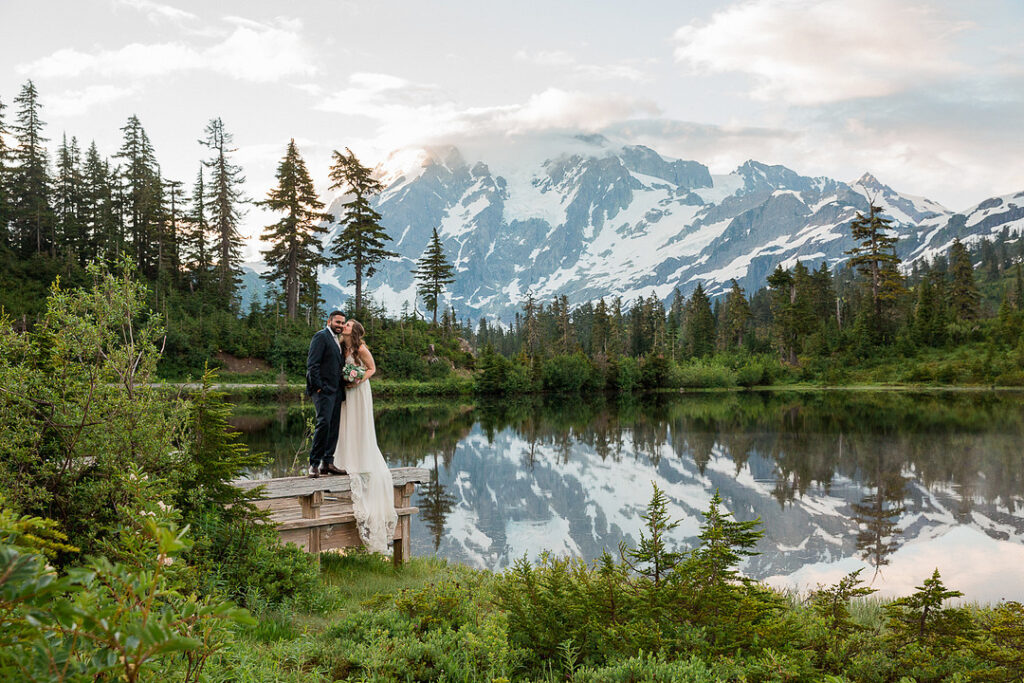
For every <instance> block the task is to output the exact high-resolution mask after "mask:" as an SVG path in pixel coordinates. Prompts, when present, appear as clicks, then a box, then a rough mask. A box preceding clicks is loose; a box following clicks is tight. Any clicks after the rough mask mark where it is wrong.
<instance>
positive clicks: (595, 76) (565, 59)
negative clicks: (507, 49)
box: [515, 50, 651, 83]
mask: <svg viewBox="0 0 1024 683" xmlns="http://www.w3.org/2000/svg"><path fill="white" fill-rule="evenodd" d="M515 58H516V60H517V61H520V62H528V63H531V64H536V65H537V66H542V67H546V68H554V69H563V70H565V71H567V72H569V73H570V74H572V75H575V76H582V77H584V78H588V79H591V80H624V81H633V82H634V83H642V82H646V81H649V80H651V78H650V76H648V75H647V74H646V73H644V72H643V71H642V70H640V69H638V68H636V67H635V66H632V65H630V64H627V63H622V62H620V63H617V64H581V63H580V62H578V61H577V60H576V58H575V57H573V56H572V55H571V54H569V53H568V52H565V51H564V50H551V51H545V50H540V51H537V52H528V51H526V50H519V51H518V52H516V54H515Z"/></svg>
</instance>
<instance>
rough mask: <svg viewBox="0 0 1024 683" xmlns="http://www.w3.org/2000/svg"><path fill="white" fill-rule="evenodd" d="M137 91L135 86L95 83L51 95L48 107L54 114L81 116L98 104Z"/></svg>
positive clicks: (118, 98)
mask: <svg viewBox="0 0 1024 683" xmlns="http://www.w3.org/2000/svg"><path fill="white" fill-rule="evenodd" d="M135 92H136V90H135V88H132V87H127V88H125V87H119V86H114V85H93V86H89V87H87V88H84V89H82V90H66V91H64V92H62V93H58V94H57V95H53V96H51V97H50V98H49V99H48V101H47V105H46V109H47V111H48V112H49V113H51V114H53V115H54V116H59V117H71V116H80V115H82V114H84V113H86V112H87V111H89V110H90V109H92V108H93V107H95V106H96V105H100V104H106V103H107V102H113V101H115V100H120V99H123V98H125V97H129V96H131V95H134V94H135Z"/></svg>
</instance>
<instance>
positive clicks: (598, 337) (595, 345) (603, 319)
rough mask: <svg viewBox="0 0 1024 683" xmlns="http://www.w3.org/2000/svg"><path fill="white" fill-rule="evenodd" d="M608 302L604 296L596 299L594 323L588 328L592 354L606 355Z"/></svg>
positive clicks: (608, 320)
mask: <svg viewBox="0 0 1024 683" xmlns="http://www.w3.org/2000/svg"><path fill="white" fill-rule="evenodd" d="M609 322H610V318H609V315H608V304H606V303H605V302H604V297H601V299H599V300H598V302H597V306H595V307H594V324H593V325H592V326H591V328H590V349H591V352H592V353H594V354H601V355H604V356H607V355H608V325H609Z"/></svg>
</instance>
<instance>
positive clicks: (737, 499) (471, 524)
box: [234, 391, 1024, 601]
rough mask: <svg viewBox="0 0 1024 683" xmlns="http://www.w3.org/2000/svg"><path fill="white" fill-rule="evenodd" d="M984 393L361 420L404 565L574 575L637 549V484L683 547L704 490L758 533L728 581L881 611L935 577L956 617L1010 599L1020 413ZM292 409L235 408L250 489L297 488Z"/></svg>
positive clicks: (565, 405)
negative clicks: (406, 551)
mask: <svg viewBox="0 0 1024 683" xmlns="http://www.w3.org/2000/svg"><path fill="white" fill-rule="evenodd" d="M1021 398H1022V396H1021V395H1020V394H1007V393H993V392H941V393H906V392H855V391H842V392H807V393H788V392H786V393H782V392H764V393H738V394H737V393H727V394H699V395H658V396H653V397H645V398H642V399H634V400H626V401H622V400H617V399H604V398H603V397H600V396H598V397H587V399H586V400H584V399H566V398H565V397H557V398H555V397H546V398H543V399H540V398H533V399H521V400H506V401H501V402H493V403H487V402H482V403H479V404H477V405H476V406H470V405H459V404H449V403H416V404H389V403H387V402H384V401H379V402H378V405H377V411H376V415H377V432H378V439H379V442H380V446H381V449H382V450H383V451H384V453H385V456H386V457H387V459H388V461H389V463H390V464H391V466H392V467H397V466H408V465H415V466H419V467H426V468H428V469H429V470H430V472H431V480H430V482H429V484H426V485H421V486H420V487H418V489H417V493H416V497H415V499H414V504H415V505H417V506H418V507H419V509H420V512H419V514H418V515H416V516H415V517H414V518H413V552H414V553H415V554H420V555H424V554H434V553H436V554H438V555H440V556H442V557H446V558H448V559H451V560H454V561H457V562H462V563H465V564H469V565H473V566H478V567H490V568H492V569H501V568H503V567H507V566H509V565H510V564H511V563H513V562H514V561H515V560H516V559H518V558H520V557H523V556H524V555H525V556H526V557H528V558H530V559H532V560H535V559H536V558H537V557H538V556H539V554H540V553H541V552H542V551H544V550H548V551H550V552H552V553H555V554H559V555H564V554H570V555H573V556H577V557H581V558H583V559H585V560H592V559H595V558H596V557H598V556H599V555H600V554H601V553H602V552H603V551H604V550H605V549H608V550H609V551H611V552H612V553H613V554H615V553H617V548H618V545H619V542H620V541H625V542H626V543H628V544H634V543H635V542H636V541H637V540H638V539H639V533H638V532H639V529H640V526H641V524H642V520H641V519H640V515H641V514H642V513H643V512H644V510H645V506H646V504H647V502H648V500H649V498H650V494H651V483H652V482H654V483H657V484H658V486H659V487H660V488H662V489H663V490H664V491H665V493H666V495H667V496H668V498H669V500H670V505H669V512H670V514H671V516H672V517H673V518H675V519H679V520H680V521H681V523H680V525H679V526H678V527H677V528H676V529H675V530H674V532H673V540H674V541H675V542H676V543H677V544H678V546H679V547H682V548H686V547H693V545H695V543H696V542H697V538H696V537H697V534H698V533H699V527H700V523H701V521H702V519H703V518H702V516H701V512H702V511H703V510H705V509H707V506H708V503H709V501H710V500H711V496H712V495H713V494H714V492H715V490H716V489H717V490H719V491H720V493H721V496H722V499H723V501H724V504H725V507H726V508H727V509H728V510H729V511H731V512H732V513H733V514H734V515H735V517H736V518H737V519H741V520H746V519H753V518H755V517H760V518H761V521H762V522H763V524H764V531H765V535H764V537H763V538H762V539H761V541H760V544H759V546H758V550H759V551H760V554H759V555H757V556H755V557H752V558H750V559H749V560H747V562H746V563H745V564H744V565H743V571H744V573H745V574H747V575H748V576H751V577H754V578H757V579H763V580H767V581H769V582H770V583H772V584H773V585H777V586H780V587H796V588H800V589H807V588H813V587H814V586H815V585H817V584H819V583H834V582H836V581H838V580H839V578H841V577H842V576H843V575H845V574H847V573H848V572H850V571H853V570H855V569H858V568H861V567H864V568H865V571H864V572H862V576H863V577H865V578H866V579H867V580H868V581H872V582H873V586H874V587H875V588H878V589H879V590H880V591H881V593H882V594H883V595H905V594H908V593H910V592H912V591H913V590H914V587H915V586H917V585H920V583H921V582H922V581H923V580H924V579H925V578H927V577H928V576H929V575H930V574H931V572H932V570H933V569H934V568H936V567H938V568H939V570H940V572H941V573H942V576H943V581H944V582H945V584H946V585H947V586H950V587H952V588H955V589H957V590H961V591H963V592H964V593H965V596H966V598H967V599H969V600H979V601H996V600H998V599H1001V598H1006V599H1015V600H1021V599H1024V576H1022V574H1021V572H1020V571H1019V570H1018V569H1017V568H1018V567H1020V566H1024V514H1022V512H1021V505H1022V502H1024V449H1022V448H1021V443H1022V436H1024V402H1022V401H1021ZM309 415H310V408H309V406H308V405H305V406H300V405H298V404H295V405H288V406H277V407H269V408H268V407H257V408H253V407H248V406H242V407H240V408H239V409H238V410H237V411H236V417H235V418H234V424H235V425H236V426H237V427H238V428H239V429H241V430H243V432H244V434H245V440H246V442H247V443H248V444H249V445H250V447H252V448H254V449H257V450H261V451H266V452H268V453H270V455H271V457H272V459H273V462H272V464H271V465H270V467H269V468H268V469H267V470H266V471H265V472H261V473H254V476H258V477H268V476H283V475H285V474H289V473H298V472H299V471H300V470H301V468H302V465H303V464H304V462H305V457H306V455H305V446H304V444H303V428H304V425H305V423H306V419H307V417H308V416H309Z"/></svg>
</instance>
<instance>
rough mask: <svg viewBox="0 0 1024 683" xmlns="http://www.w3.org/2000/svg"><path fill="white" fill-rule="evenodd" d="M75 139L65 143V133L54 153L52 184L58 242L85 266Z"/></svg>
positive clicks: (81, 184)
mask: <svg viewBox="0 0 1024 683" xmlns="http://www.w3.org/2000/svg"><path fill="white" fill-rule="evenodd" d="M80 156H81V154H80V152H79V150H78V140H76V139H75V138H74V137H72V138H71V142H70V143H69V142H68V136H67V135H64V136H63V138H62V140H61V145H60V149H59V150H58V152H57V177H56V178H55V181H56V182H55V183H54V188H53V190H54V192H53V208H54V218H55V220H56V226H57V229H56V233H57V242H58V243H59V245H60V246H61V247H62V248H63V249H64V250H66V252H67V253H68V254H69V256H70V257H71V258H74V259H77V260H78V262H79V264H80V265H82V266H84V265H85V263H86V260H87V257H88V252H87V246H88V241H89V236H88V234H87V231H86V225H85V221H84V220H83V216H82V213H83V210H84V204H85V197H84V196H83V192H84V190H85V182H84V180H83V178H82V168H81V159H80Z"/></svg>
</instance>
